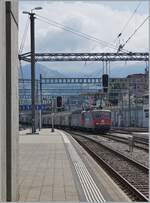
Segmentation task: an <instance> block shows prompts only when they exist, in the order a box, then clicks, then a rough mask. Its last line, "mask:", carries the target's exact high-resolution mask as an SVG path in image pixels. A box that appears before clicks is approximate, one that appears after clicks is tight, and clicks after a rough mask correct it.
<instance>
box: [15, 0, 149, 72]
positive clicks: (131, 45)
mask: <svg viewBox="0 0 150 203" xmlns="http://www.w3.org/2000/svg"><path fill="white" fill-rule="evenodd" d="M112 3H113V2H112ZM112 3H111V4H112ZM127 4H128V6H129V7H130V2H127ZM114 5H115V4H114ZM35 6H42V7H43V10H41V11H37V14H39V15H41V16H44V17H46V18H48V19H51V20H54V21H57V22H59V23H61V24H64V25H65V26H68V27H71V28H73V29H75V30H78V31H80V32H84V33H87V34H89V35H92V36H95V37H97V38H99V39H100V40H101V41H106V42H109V43H113V42H114V39H115V38H116V37H117V35H118V34H119V33H120V31H121V30H122V28H123V26H124V25H125V23H126V22H127V20H128V19H129V17H130V16H131V14H132V12H133V8H132V9H128V10H127V9H125V10H124V9H123V7H122V9H121V6H120V9H119V7H117V8H115V7H111V6H109V4H105V3H104V2H102V3H101V2H100V1H94V2H91V1H86V2H83V1H72V2H71V1H64V2H63V1H30V2H29V1H21V2H20V12H19V13H20V23H19V25H20V31H19V35H20V36H22V33H23V30H24V27H25V22H26V19H27V16H26V15H22V14H21V12H22V10H30V9H31V8H34V7H35ZM147 15H148V14H147V13H145V14H144V13H141V12H140V13H138V12H137V13H136V14H135V16H134V17H133V19H132V21H131V22H130V23H129V25H128V26H127V27H126V29H125V32H124V33H123V34H122V39H121V42H122V43H123V42H125V41H126V40H127V39H128V37H129V36H130V35H131V34H132V33H133V32H134V30H135V29H136V27H137V26H139V24H140V23H141V22H143V20H144V19H145V18H146V17H147ZM20 41H21V37H20V39H19V42H20ZM101 41H100V42H99V43H96V42H95V41H92V40H87V39H84V38H82V37H79V36H76V35H74V34H72V33H70V32H67V31H64V30H62V29H60V28H57V27H54V26H51V25H49V24H47V23H44V22H41V21H39V20H38V19H37V20H36V49H37V51H41V52H48V51H49V52H110V51H111V52H114V51H116V50H114V49H112V48H111V47H110V44H107V43H106V44H105V43H102V42H101ZM107 45H108V46H107ZM29 49H30V35H29V33H28V37H27V40H26V43H25V49H24V51H29ZM125 49H127V50H130V51H138V52H140V51H148V21H147V22H146V23H145V24H144V25H143V26H142V27H141V29H140V30H139V31H138V32H137V33H136V34H135V35H134V37H133V38H132V39H131V40H130V41H129V42H128V43H127V45H126V47H125ZM68 64H70V65H71V66H72V70H75V67H77V66H76V64H78V65H79V64H81V65H80V69H82V65H83V63H68ZM68 64H66V63H61V66H62V67H63V68H64V69H66V70H67V67H68V69H69V68H70V67H69V65H68ZM74 64H75V65H74ZM89 64H90V63H89ZM95 64H96V63H95ZM119 64H120V62H118V63H117V66H119ZM90 65H91V69H92V63H91V64H90ZM90 65H89V66H90ZM51 66H52V65H51ZM113 66H114V65H113ZM93 67H96V65H95V66H93ZM97 67H99V64H97ZM56 68H57V67H56Z"/></svg>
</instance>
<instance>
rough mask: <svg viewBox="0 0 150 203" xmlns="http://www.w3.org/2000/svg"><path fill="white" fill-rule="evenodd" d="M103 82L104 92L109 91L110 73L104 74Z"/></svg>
mask: <svg viewBox="0 0 150 203" xmlns="http://www.w3.org/2000/svg"><path fill="white" fill-rule="evenodd" d="M102 84H103V92H105V93H107V91H108V74H103V75H102Z"/></svg>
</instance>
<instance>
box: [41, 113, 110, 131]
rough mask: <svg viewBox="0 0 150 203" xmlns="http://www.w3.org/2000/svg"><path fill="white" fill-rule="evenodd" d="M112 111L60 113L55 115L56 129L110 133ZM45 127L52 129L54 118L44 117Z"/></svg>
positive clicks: (43, 123)
mask: <svg viewBox="0 0 150 203" xmlns="http://www.w3.org/2000/svg"><path fill="white" fill-rule="evenodd" d="M111 124H112V122H111V111H110V110H96V109H95V110H89V111H80V110H77V111H74V112H59V113H55V114H54V125H55V128H61V129H64V128H70V129H80V130H87V131H96V132H108V131H109V130H110V128H111ZM42 125H43V127H44V126H45V127H51V125H52V116H51V115H43V116H42Z"/></svg>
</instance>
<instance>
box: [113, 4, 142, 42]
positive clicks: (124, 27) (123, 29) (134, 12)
mask: <svg viewBox="0 0 150 203" xmlns="http://www.w3.org/2000/svg"><path fill="white" fill-rule="evenodd" d="M141 3H142V2H139V3H138V5H137V7H136V8H135V10H134V11H133V13H132V14H131V16H130V17H129V19H128V20H127V22H126V23H125V25H124V26H123V28H122V30H121V32H120V33H119V34H118V36H117V38H119V37H120V36H121V35H122V33H123V32H124V31H125V29H126V28H127V26H128V24H129V23H130V21H131V20H132V18H133V16H134V15H135V14H136V12H137V10H138V8H139V7H140V5H141ZM117 38H116V39H117Z"/></svg>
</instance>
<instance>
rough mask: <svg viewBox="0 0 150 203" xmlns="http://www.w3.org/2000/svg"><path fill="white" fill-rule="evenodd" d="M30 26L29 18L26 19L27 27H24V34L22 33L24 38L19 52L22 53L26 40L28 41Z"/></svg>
mask: <svg viewBox="0 0 150 203" xmlns="http://www.w3.org/2000/svg"><path fill="white" fill-rule="evenodd" d="M28 28H29V18H28V19H27V21H26V25H25V29H24V32H23V35H22V40H21V44H20V48H19V54H21V53H22V51H23V48H24V45H25V41H26V38H27V32H28Z"/></svg>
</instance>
